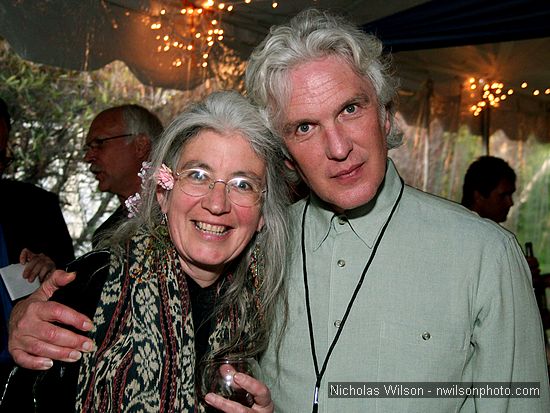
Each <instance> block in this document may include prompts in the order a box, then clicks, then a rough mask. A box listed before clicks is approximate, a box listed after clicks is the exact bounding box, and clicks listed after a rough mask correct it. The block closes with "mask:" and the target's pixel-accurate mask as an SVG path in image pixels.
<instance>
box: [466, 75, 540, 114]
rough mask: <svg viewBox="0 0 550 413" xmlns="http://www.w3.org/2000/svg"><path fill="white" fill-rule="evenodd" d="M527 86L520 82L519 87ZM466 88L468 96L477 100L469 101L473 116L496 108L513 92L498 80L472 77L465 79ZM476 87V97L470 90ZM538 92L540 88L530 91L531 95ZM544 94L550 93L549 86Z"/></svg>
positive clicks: (524, 87)
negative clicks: (472, 102)
mask: <svg viewBox="0 0 550 413" xmlns="http://www.w3.org/2000/svg"><path fill="white" fill-rule="evenodd" d="M528 86H529V85H528V83H527V82H522V83H521V84H520V88H521V89H527V87H528ZM466 88H467V90H469V91H470V98H472V99H474V100H475V101H477V102H476V103H474V104H471V103H469V110H470V112H472V114H473V115H474V116H479V115H480V114H481V112H482V111H483V110H485V109H487V108H490V107H493V108H498V107H499V106H500V104H501V103H502V102H503V101H505V100H506V99H507V98H508V97H510V96H512V95H513V94H514V89H513V88H507V89H505V87H504V83H502V82H500V81H494V80H493V81H486V80H484V79H476V78H474V77H470V78H469V79H468V80H467V81H466ZM478 89H479V95H478V96H477V97H476V94H475V93H472V92H473V91H474V92H475V91H477V90H478ZM540 94H541V91H540V89H534V90H533V91H532V95H533V96H539V95H540ZM544 94H546V95H550V88H547V89H546V90H545V91H544Z"/></svg>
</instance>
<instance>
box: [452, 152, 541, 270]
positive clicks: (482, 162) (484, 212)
mask: <svg viewBox="0 0 550 413" xmlns="http://www.w3.org/2000/svg"><path fill="white" fill-rule="evenodd" d="M514 192H516V173H515V172H514V170H513V169H512V167H511V166H510V165H508V163H507V162H506V161H505V160H504V159H501V158H497V157H495V156H488V155H487V156H480V157H479V158H478V159H476V160H475V161H474V162H472V164H470V166H469V167H468V170H467V171H466V175H465V176H464V185H463V187H462V201H461V203H462V205H464V206H465V207H466V208H468V209H470V210H472V211H474V212H476V213H477V214H478V215H479V216H480V217H482V218H488V219H490V220H492V221H494V222H496V223H497V224H500V223H502V222H504V221H506V218H507V217H508V212H510V208H512V206H513V205H514V200H513V195H514ZM526 259H527V263H528V264H529V269H530V270H531V274H532V275H533V276H534V277H535V276H538V275H539V274H540V268H539V262H538V260H537V258H536V257H535V256H534V255H532V254H527V251H526Z"/></svg>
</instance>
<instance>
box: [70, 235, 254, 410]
mask: <svg viewBox="0 0 550 413" xmlns="http://www.w3.org/2000/svg"><path fill="white" fill-rule="evenodd" d="M248 275H249V277H248V280H250V282H248V280H247V288H246V289H245V291H244V294H245V295H247V296H249V297H248V299H247V302H248V303H250V305H249V308H248V309H247V311H260V310H261V309H260V308H258V304H257V302H258V301H257V299H256V297H255V291H254V290H255V288H256V287H257V286H258V285H259V284H261V281H259V280H258V278H259V277H262V275H263V271H261V266H260V265H258V263H257V260H256V259H253V261H252V264H251V266H250V268H249V271H248ZM221 277H222V281H221V282H220V283H219V284H218V285H219V286H218V296H220V295H221V294H223V291H225V289H226V288H227V286H228V284H229V283H230V282H231V275H230V274H222V276H221ZM234 307H235V308H232V309H231V310H230V311H224V312H223V314H220V315H219V316H217V317H216V320H214V321H213V323H214V325H213V326H212V333H211V334H210V337H209V340H208V349H207V352H210V351H215V350H216V349H218V348H220V347H221V345H222V344H223V343H227V342H228V340H229V339H230V338H231V337H233V335H234V332H235V330H236V328H237V323H238V320H237V309H236V306H234ZM248 328H253V327H252V326H245V334H246V330H248ZM91 337H92V339H93V340H94V342H95V343H96V345H97V350H96V351H95V352H92V353H88V354H86V355H84V356H83V359H82V365H81V368H80V374H79V385H78V393H77V398H76V400H77V401H76V411H78V412H98V413H100V412H101V413H105V412H150V413H159V412H204V411H205V405H204V404H203V402H201V401H200V400H199V398H198V397H197V396H196V392H195V365H196V356H195V341H194V326H193V317H192V314H191V300H190V297H189V289H188V287H187V282H186V279H185V274H184V273H183V271H182V269H181V266H180V262H179V258H178V255H177V252H176V250H175V248H174V246H173V244H172V243H171V242H170V241H169V240H168V239H167V240H166V241H165V242H160V241H159V240H155V239H153V238H152V237H151V236H149V235H147V234H145V233H139V234H137V235H136V236H134V237H133V238H132V240H131V241H130V242H129V243H128V244H127V249H126V253H125V256H124V257H117V256H116V255H115V254H112V255H111V266H110V270H109V277H108V280H107V282H106V283H105V286H104V288H103V291H102V294H101V299H100V302H99V305H98V309H97V311H96V313H95V316H94V330H93V331H92V333H91Z"/></svg>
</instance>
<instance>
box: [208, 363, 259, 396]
mask: <svg viewBox="0 0 550 413" xmlns="http://www.w3.org/2000/svg"><path fill="white" fill-rule="evenodd" d="M259 371H260V367H259V365H258V362H257V361H256V359H254V358H252V357H239V356H232V355H229V356H223V357H219V358H214V359H211V360H207V361H206V362H204V363H203V364H202V371H201V373H200V377H199V389H200V393H201V396H202V397H203V398H204V396H206V394H207V393H216V394H219V395H220V396H223V397H225V398H226V399H229V400H233V401H236V402H238V403H240V404H242V405H243V406H247V407H252V405H253V404H254V396H253V395H251V394H250V393H248V392H247V391H246V390H245V389H243V388H242V387H240V386H239V385H238V384H236V383H235V382H234V381H233V376H234V375H235V373H238V372H240V373H244V374H247V375H249V376H251V377H255V378H258V377H259Z"/></svg>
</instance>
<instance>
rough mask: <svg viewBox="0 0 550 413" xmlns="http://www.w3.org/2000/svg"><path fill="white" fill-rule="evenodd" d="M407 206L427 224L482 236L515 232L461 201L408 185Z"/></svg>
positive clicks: (404, 200)
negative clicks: (465, 205) (468, 207)
mask: <svg viewBox="0 0 550 413" xmlns="http://www.w3.org/2000/svg"><path fill="white" fill-rule="evenodd" d="M402 206H403V209H404V211H403V212H405V213H406V214H409V215H410V216H414V217H415V220H418V221H421V222H423V223H424V225H425V226H427V227H433V228H435V229H436V230H439V231H442V230H445V232H455V233H460V234H472V236H475V237H477V238H480V237H497V238H502V237H503V238H510V237H514V235H513V234H512V233H511V232H509V231H508V230H506V229H505V228H503V227H502V226H500V225H498V224H497V223H495V222H493V221H491V220H489V219H484V218H481V217H480V216H479V215H478V214H476V213H475V212H472V211H470V210H469V209H467V208H465V207H464V206H462V205H461V204H459V203H457V202H454V201H451V200H449V199H445V198H442V197H439V196H437V195H433V194H430V193H427V192H423V191H421V190H419V189H416V188H413V187H410V186H406V187H405V192H404V194H403V202H402Z"/></svg>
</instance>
